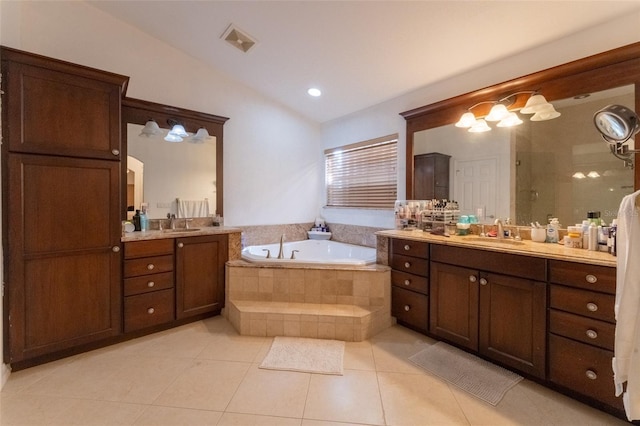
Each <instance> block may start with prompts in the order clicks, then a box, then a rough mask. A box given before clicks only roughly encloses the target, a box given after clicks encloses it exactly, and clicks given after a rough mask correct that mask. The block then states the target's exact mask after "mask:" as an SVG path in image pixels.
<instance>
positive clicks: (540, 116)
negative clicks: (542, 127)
mask: <svg viewBox="0 0 640 426" xmlns="http://www.w3.org/2000/svg"><path fill="white" fill-rule="evenodd" d="M558 117H560V113H559V112H558V111H556V109H555V108H554V107H553V105H551V104H547V105H545V106H544V107H542V108H540V110H538V111H536V113H535V114H533V116H532V117H531V121H546V120H552V119H554V118H558Z"/></svg>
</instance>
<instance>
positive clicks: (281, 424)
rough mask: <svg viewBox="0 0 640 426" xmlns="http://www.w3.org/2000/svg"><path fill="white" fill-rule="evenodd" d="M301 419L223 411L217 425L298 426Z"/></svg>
mask: <svg viewBox="0 0 640 426" xmlns="http://www.w3.org/2000/svg"><path fill="white" fill-rule="evenodd" d="M300 422H301V419H294V418H289V417H274V416H259V415H257V414H241V413H224V415H223V416H222V418H221V419H220V421H219V422H218V426H299V425H300Z"/></svg>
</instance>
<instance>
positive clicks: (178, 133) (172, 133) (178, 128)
mask: <svg viewBox="0 0 640 426" xmlns="http://www.w3.org/2000/svg"><path fill="white" fill-rule="evenodd" d="M167 123H168V124H169V125H170V126H171V130H169V133H167V136H165V137H164V140H165V141H167V142H182V141H183V140H184V138H186V137H189V133H187V131H186V130H184V126H183V125H182V124H180V123H178V122H177V121H175V120H171V119H169V120H167Z"/></svg>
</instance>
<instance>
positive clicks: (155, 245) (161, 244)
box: [124, 238, 173, 259]
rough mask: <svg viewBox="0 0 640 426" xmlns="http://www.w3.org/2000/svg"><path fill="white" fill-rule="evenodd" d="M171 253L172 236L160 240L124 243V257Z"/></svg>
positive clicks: (131, 257)
mask: <svg viewBox="0 0 640 426" xmlns="http://www.w3.org/2000/svg"><path fill="white" fill-rule="evenodd" d="M163 254H173V238H166V239H162V240H147V241H131V242H128V243H125V244H124V258H125V259H133V258H136V257H147V256H160V255H163Z"/></svg>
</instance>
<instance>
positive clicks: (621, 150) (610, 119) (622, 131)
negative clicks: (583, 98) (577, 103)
mask: <svg viewBox="0 0 640 426" xmlns="http://www.w3.org/2000/svg"><path fill="white" fill-rule="evenodd" d="M593 123H594V124H595V126H596V129H598V132H600V135H601V136H602V139H604V141H605V142H607V143H608V144H609V148H610V150H611V154H613V155H614V156H615V157H616V158H619V159H620V160H623V161H624V163H625V167H633V157H634V155H635V154H636V153H638V152H640V150H637V149H629V146H628V145H627V142H629V141H630V140H631V138H632V137H633V136H635V135H636V134H637V133H638V132H640V119H639V118H638V115H637V114H636V113H635V112H633V111H632V110H631V109H629V108H627V107H625V106H623V105H607V106H606V107H604V108H602V109H601V110H598V111H596V113H595V114H594V115H593Z"/></svg>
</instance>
